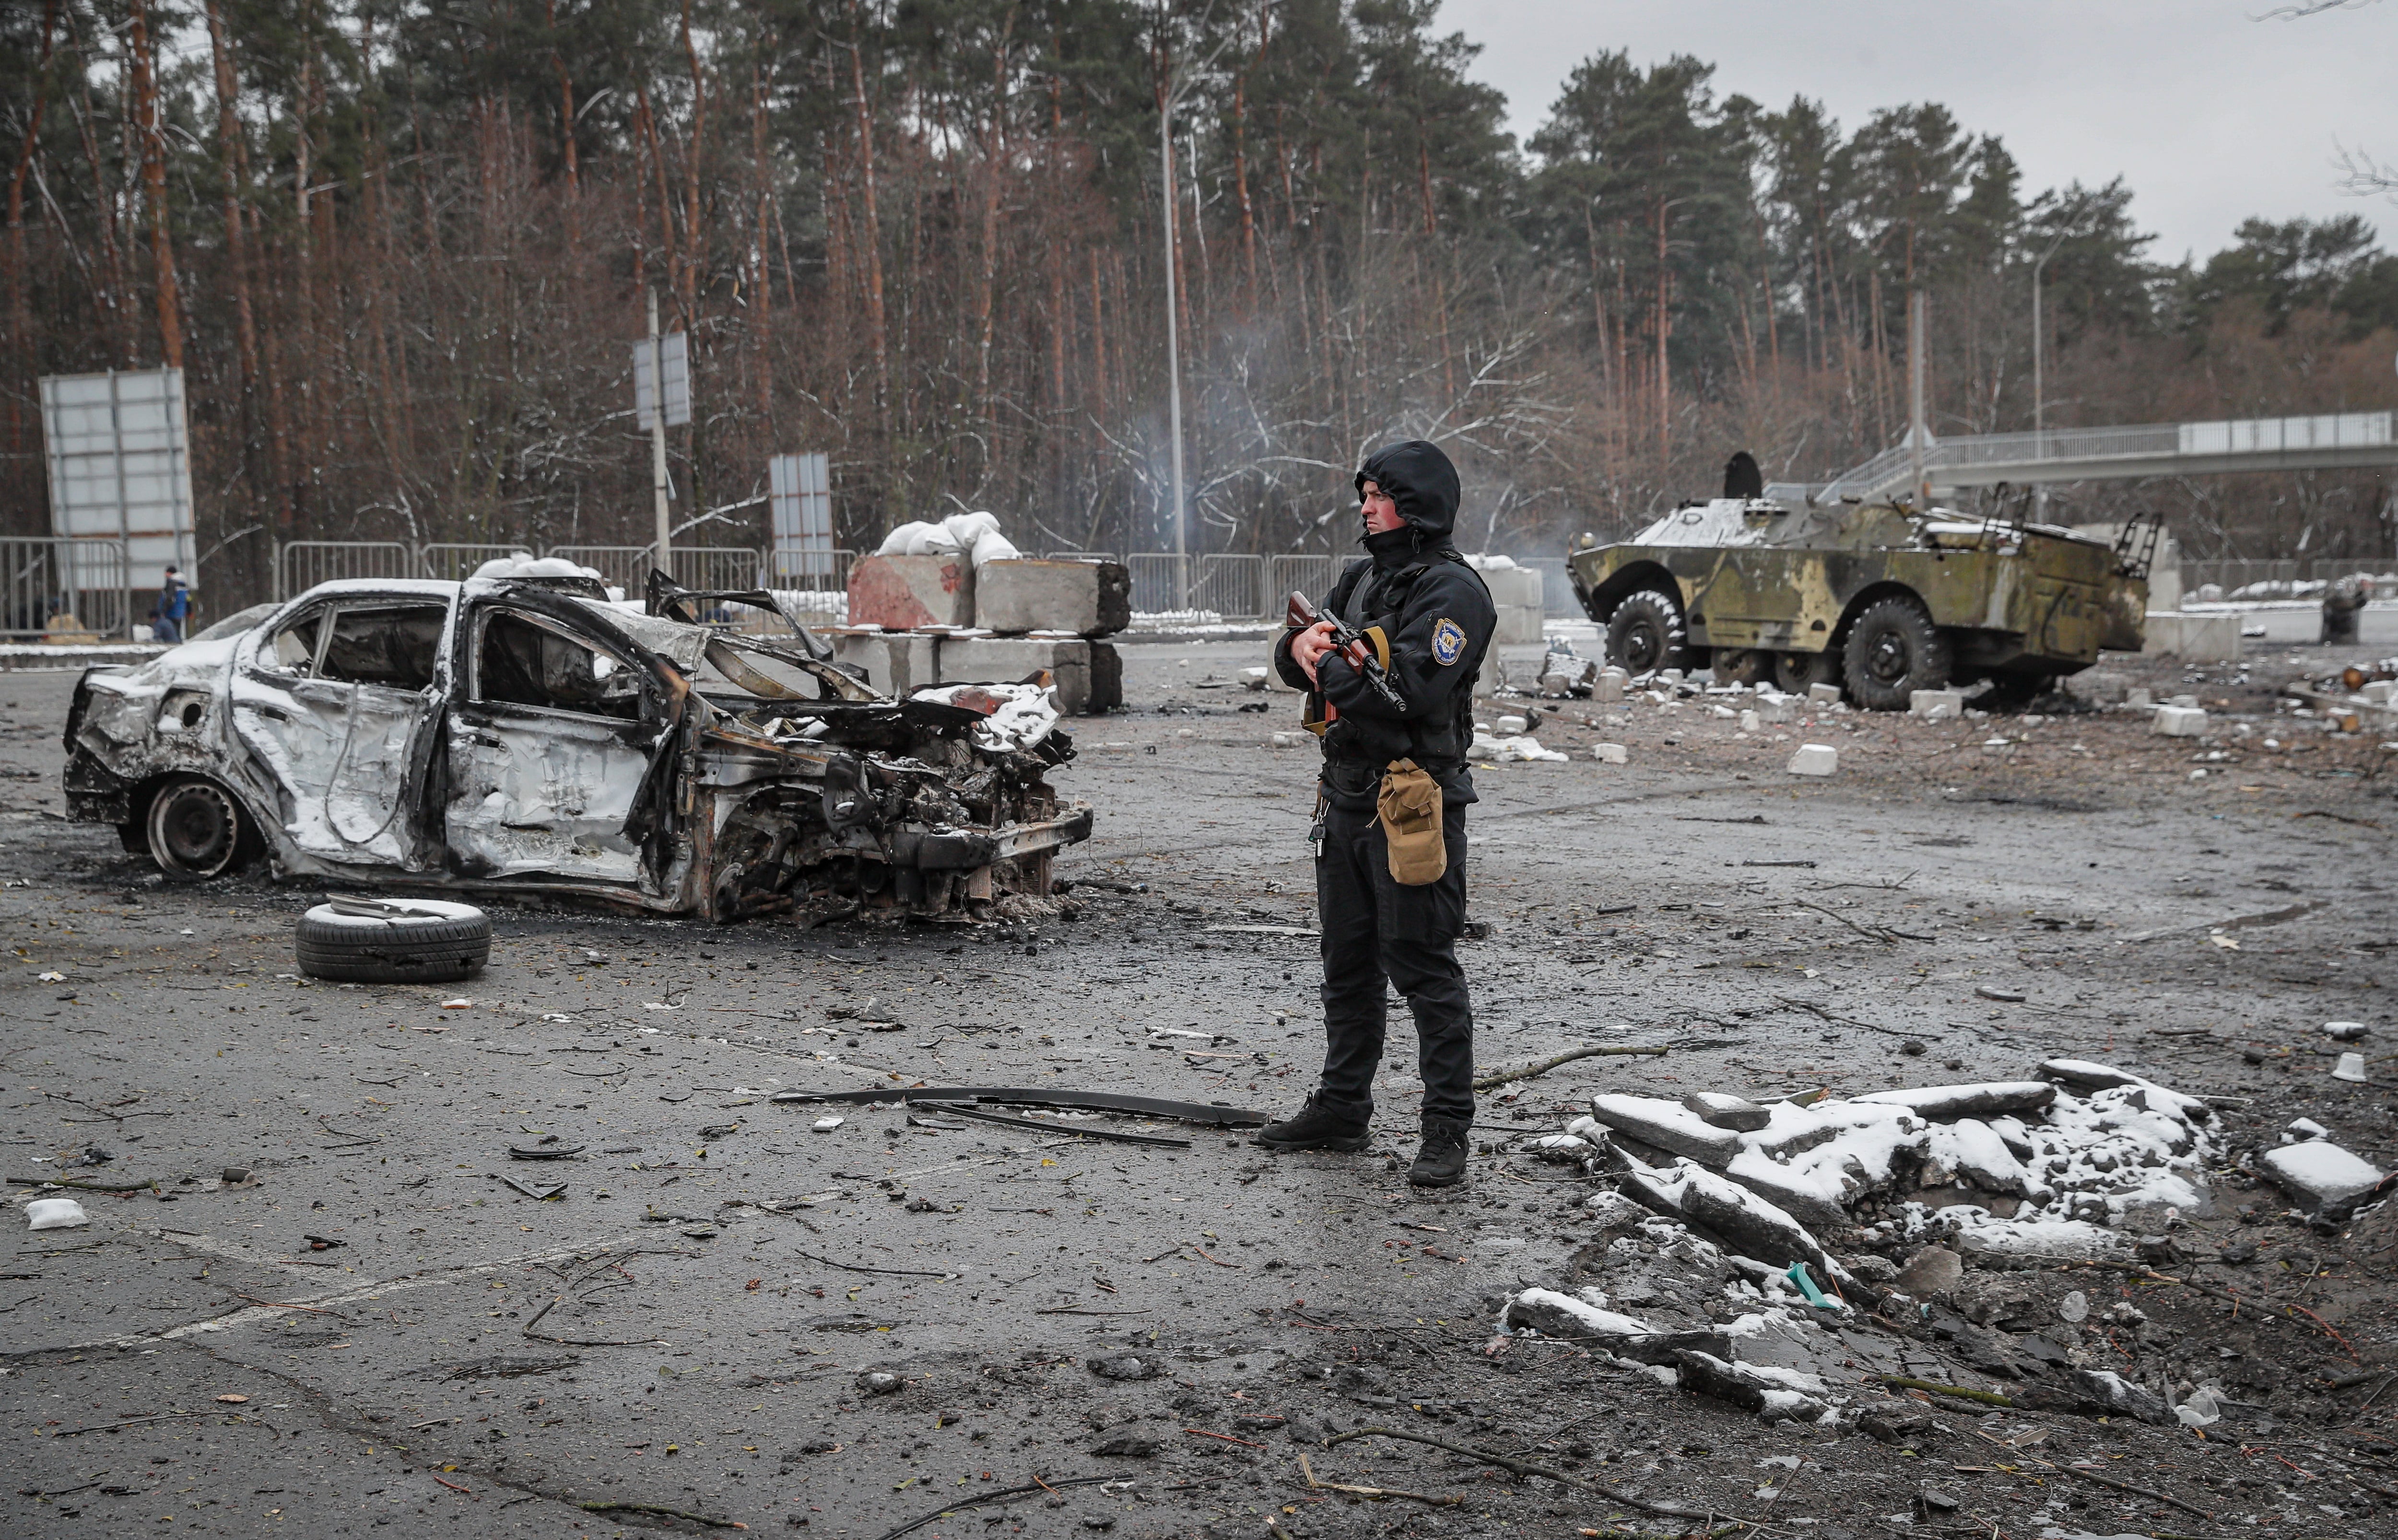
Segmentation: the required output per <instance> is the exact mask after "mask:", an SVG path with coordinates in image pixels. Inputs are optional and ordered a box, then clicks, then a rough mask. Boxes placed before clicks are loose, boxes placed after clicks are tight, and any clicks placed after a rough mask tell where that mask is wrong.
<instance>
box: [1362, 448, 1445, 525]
mask: <svg viewBox="0 0 2398 1540" xmlns="http://www.w3.org/2000/svg"><path fill="white" fill-rule="evenodd" d="M1368 481H1371V482H1373V483H1374V484H1375V485H1377V486H1379V487H1381V489H1382V490H1383V491H1384V492H1386V493H1390V494H1391V501H1393V502H1394V503H1396V504H1397V505H1398V506H1399V517H1400V518H1402V519H1404V520H1407V521H1408V526H1409V527H1410V528H1411V529H1413V530H1414V531H1415V532H1416V534H1418V535H1419V536H1421V539H1420V540H1419V541H1418V542H1417V544H1419V545H1421V546H1425V547H1440V546H1446V545H1448V537H1449V532H1450V531H1451V530H1453V529H1455V528H1456V527H1457V499H1458V485H1457V467H1456V466H1452V465H1450V464H1449V463H1448V455H1446V454H1443V453H1441V452H1440V446H1439V445H1437V444H1431V443H1426V442H1425V441H1424V440H1423V439H1408V440H1406V441H1405V442H1403V443H1396V444H1385V445H1383V446H1382V447H1381V449H1378V450H1376V451H1375V452H1374V453H1371V454H1369V455H1367V457H1366V464H1365V466H1364V468H1363V469H1361V470H1359V471H1358V472H1357V490H1358V492H1359V493H1364V492H1365V490H1366V483H1367V482H1368Z"/></svg>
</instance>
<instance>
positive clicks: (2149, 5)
mask: <svg viewBox="0 0 2398 1540" xmlns="http://www.w3.org/2000/svg"><path fill="white" fill-rule="evenodd" d="M2273 4H2274V0H2245V3H2241V0H1799V3H1795V4H1794V3H1792V0H1442V5H1441V9H1440V26H1441V28H1442V30H1444V31H1456V32H1462V33H1463V34H1466V36H1468V37H1469V38H1472V39H1473V40H1474V41H1475V42H1477V43H1480V44H1482V45H1483V53H1482V57H1481V60H1480V61H1479V62H1478V64H1477V66H1476V67H1475V71H1474V74H1475V76H1476V77H1477V78H1479V79H1481V80H1483V81H1486V82H1488V83H1489V84H1490V85H1492V86H1496V87H1498V88H1500V89H1501V90H1502V91H1504V92H1506V93H1507V98H1508V102H1509V106H1510V115H1509V126H1510V127H1511V128H1513V129H1514V130H1515V132H1516V137H1517V138H1518V140H1521V139H1522V138H1524V137H1526V136H1527V135H1529V134H1530V133H1531V131H1532V130H1533V129H1534V128H1537V127H1538V126H1539V125H1540V123H1541V121H1542V120H1543V118H1544V117H1545V116H1547V115H1548V109H1549V105H1550V103H1552V102H1553V101H1556V97H1557V92H1558V88H1560V87H1561V86H1562V85H1563V84H1564V82H1565V78H1566V76H1567V75H1568V74H1569V73H1571V71H1572V70H1573V67H1574V66H1575V65H1576V64H1578V63H1579V62H1581V61H1583V60H1584V59H1586V58H1588V57H1589V56H1591V55H1592V54H1594V53H1598V52H1601V51H1604V50H1608V49H1614V48H1623V49H1626V50H1628V51H1629V52H1630V54H1631V55H1632V59H1633V61H1634V62H1635V63H1637V64H1642V65H1647V64H1651V63H1655V62H1657V61H1661V60H1664V59H1666V58H1670V57H1671V56H1673V55H1675V54H1677V53H1688V54H1693V55H1696V56H1697V57H1698V58H1700V59H1703V60H1705V61H1708V62H1710V63H1713V64H1714V65H1715V66H1716V74H1715V85H1716V89H1717V95H1718V100H1720V99H1721V98H1722V97H1724V96H1728V95H1731V94H1732V93H1733V92H1739V93H1742V94H1745V95H1746V96H1749V97H1752V98H1754V99H1756V100H1758V101H1761V102H1763V103H1765V104H1766V105H1767V106H1769V107H1773V108H1780V107H1782V106H1785V105H1786V104H1787V103H1788V102H1789V101H1790V99H1791V97H1793V96H1794V95H1802V94H1803V95H1806V96H1809V97H1812V98H1814V99H1815V100H1817V101H1822V102H1823V103H1824V104H1825V106H1826V107H1827V108H1828V109H1829V110H1830V111H1831V112H1832V114H1833V115H1835V116H1836V117H1838V118H1839V121H1840V124H1841V127H1842V128H1844V129H1853V128H1855V127H1856V126H1857V125H1858V124H1860V123H1862V122H1863V121H1864V120H1865V118H1866V116H1867V115H1869V114H1870V113H1871V112H1872V111H1873V110H1874V109H1876V108H1878V107H1885V106H1891V105H1894V104H1896V103H1899V102H1904V101H1938V102H1941V103H1943V104H1944V105H1946V106H1947V108H1948V109H1949V111H1950V112H1952V113H1953V114H1955V115H1956V117H1957V120H1958V122H1959V124H1960V126H1961V127H1962V128H1964V129H1965V130H1966V131H1967V132H1969V133H1994V134H1997V135H1998V136H1999V137H2000V139H2001V140H2002V141H2004V142H2005V143H2006V146H2007V148H2008V149H2009V150H2010V151H2012V152H2013V153H2014V156H2015V159H2016V160H2017V161H2018V162H2019V163H2020V164H2021V165H2022V167H2023V171H2024V191H2025V195H2026V196H2031V195H2033V194H2036V193H2038V192H2040V191H2041V190H2042V189H2045V188H2048V187H2052V186H2063V185H2064V184H2065V183H2067V182H2073V181H2077V180H2079V181H2081V182H2087V183H2090V184H2092V185H2094V186H2095V185H2098V184H2102V183H2104V182H2108V181H2109V180H2110V179H2112V178H2114V177H2117V176H2121V177H2122V178H2123V179H2124V180H2125V182H2127V183H2128V184H2129V185H2130V186H2131V188H2132V191H2133V199H2132V214H2133V217H2134V218H2135V220H2136V221H2137V222H2138V223H2139V224H2140V227H2141V228H2142V229H2144V230H2149V231H2154V232H2155V233H2156V235H2157V237H2158V238H2157V242H2156V244H2155V245H2154V246H2152V247H2150V248H2149V254H2150V255H2151V257H2153V258H2155V259H2157V260H2159V261H2164V262H2177V261H2179V260H2180V259H2181V257H2182V256H2183V254H2184V253H2185V252H2189V251H2195V252H2196V253H2197V254H2198V256H2199V257H2200V259H2201V260H2202V261H2203V260H2204V258H2205V257H2206V255H2207V254H2208V253H2209V252H2212V251H2214V250H2217V249H2219V248H2221V247H2223V246H2225V245H2228V244H2229V243H2230V239H2231V232H2232V229H2233V227H2234V226H2236V225H2237V224H2238V223H2240V222H2241V221H2242V220H2243V219H2244V218H2247V217H2248V216H2250V215H2252V214H2261V215H2265V216H2267V217H2269V218H2273V219H2291V218H2295V217H2297V216H2298V215H2301V214H2304V215H2308V216H2310V217H2313V218H2323V217H2325V216H2328V215H2333V214H2340V213H2361V214H2363V215H2364V217H2365V218H2366V220H2368V221H2369V222H2370V223H2373V224H2374V225H2375V226H2376V227H2377V228H2378V229H2379V230H2380V232H2381V234H2382V245H2383V246H2384V248H2385V249H2386V248H2389V247H2391V246H2398V207H2392V206H2391V204H2390V203H2388V202H2387V201H2383V200H2380V199H2363V198H2356V197H2350V196H2342V195H2341V194H2340V193H2339V192H2338V191H2337V189H2336V188H2335V186H2334V185H2333V184H2334V182H2336V181H2337V171H2336V169H2335V168H2334V166H2333V159H2334V156H2335V155H2336V154H2337V149H2336V145H2339V144H2345V145H2351V146H2354V145H2362V146H2364V147H2366V148H2368V149H2370V150H2372V151H2374V152H2375V153H2376V154H2377V155H2378V157H2379V158H2380V159H2382V160H2384V161H2389V160H2398V0H2375V3H2366V4H2363V5H2358V6H2353V7H2351V8H2347V9H2340V10H2334V11H2329V12H2326V13H2324V14H2322V15H2318V16H2310V17H2307V18H2304V19H2302V20H2254V18H2257V17H2259V16H2264V15H2266V14H2267V13H2268V12H2269V11H2270V9H2271V8H2272V7H2273Z"/></svg>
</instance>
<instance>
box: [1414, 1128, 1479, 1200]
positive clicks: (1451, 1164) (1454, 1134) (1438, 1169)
mask: <svg viewBox="0 0 2398 1540" xmlns="http://www.w3.org/2000/svg"><path fill="white" fill-rule="evenodd" d="M1471 1127H1472V1125H1471V1124H1469V1123H1466V1122H1464V1121H1463V1120H1462V1119H1460V1118H1454V1117H1427V1118H1425V1119H1424V1120H1423V1143H1422V1145H1421V1147H1420V1148H1419V1149H1418V1150H1417V1151H1416V1163H1415V1164H1414V1165H1413V1166H1410V1167H1408V1181H1409V1182H1413V1183H1414V1184H1415V1185H1416V1186H1419V1187H1454V1186H1456V1185H1457V1184H1458V1183H1459V1182H1462V1181H1464V1180H1465V1133H1466V1130H1467V1129H1468V1128H1471Z"/></svg>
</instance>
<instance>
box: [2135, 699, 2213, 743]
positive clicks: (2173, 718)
mask: <svg viewBox="0 0 2398 1540" xmlns="http://www.w3.org/2000/svg"><path fill="white" fill-rule="evenodd" d="M2149 731H2150V732H2152V733H2162V734H2163V735H2164V736H2166V737H2169V738H2194V737H2196V736H2199V735H2200V734H2202V733H2203V732H2205V731H2206V711H2205V709H2203V708H2202V707H2197V706H2160V707H2158V708H2157V714H2156V716H2155V718H2154V719H2152V720H2151V721H2150V722H2149Z"/></svg>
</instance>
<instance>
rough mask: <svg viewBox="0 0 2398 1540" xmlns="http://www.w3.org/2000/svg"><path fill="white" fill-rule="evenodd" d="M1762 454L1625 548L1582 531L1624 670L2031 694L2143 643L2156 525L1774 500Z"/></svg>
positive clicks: (1602, 616) (1585, 594)
mask: <svg viewBox="0 0 2398 1540" xmlns="http://www.w3.org/2000/svg"><path fill="white" fill-rule="evenodd" d="M1764 490H1765V489H1764V483H1763V480H1762V478H1761V477H1760V476H1759V475H1758V469H1757V462H1756V461H1755V460H1753V459H1751V458H1750V457H1749V456H1748V455H1747V453H1740V454H1736V455H1734V456H1733V457H1732V460H1731V465H1730V466H1727V467H1726V470H1725V477H1724V495H1723V496H1721V497H1718V498H1715V499H1713V500H1711V501H1708V502H1693V503H1685V504H1684V505H1682V506H1681V507H1678V508H1676V509H1675V510H1674V511H1673V512H1671V513H1669V514H1667V515H1665V517H1664V518H1663V519H1660V520H1657V521H1656V522H1655V523H1653V524H1651V525H1650V526H1649V527H1648V528H1647V529H1645V530H1642V531H1641V532H1640V533H1639V534H1638V535H1637V536H1635V537H1634V538H1633V539H1631V540H1628V541H1625V542H1623V544H1621V545H1613V546H1602V545H1599V544H1598V543H1597V542H1596V540H1595V539H1593V538H1592V537H1591V536H1589V535H1587V534H1585V535H1583V537H1582V539H1581V540H1580V541H1579V542H1578V543H1577V548H1576V549H1575V550H1574V552H1573V553H1572V554H1571V556H1570V557H1569V559H1568V561H1567V568H1568V571H1569V574H1571V577H1572V581H1573V589H1574V597H1575V598H1576V599H1577V600H1579V601H1581V603H1582V606H1583V609H1584V610H1585V611H1586V612H1588V614H1589V615H1590V617H1591V619H1593V620H1595V621H1596V622H1598V623H1599V624H1600V625H1601V626H1603V627H1605V628H1606V630H1607V658H1608V661H1609V662H1610V663H1613V664H1616V665H1618V666H1619V667H1621V668H1623V669H1628V670H1629V671H1631V672H1632V673H1634V674H1639V673H1643V672H1646V671H1648V670H1650V669H1690V670H1695V669H1702V668H1712V669H1714V670H1715V675H1716V678H1717V679H1718V681H1720V682H1744V683H1752V684H1754V683H1761V682H1766V681H1769V680H1770V681H1772V682H1773V683H1774V684H1776V685H1778V686H1779V687H1780V688H1782V689H1784V690H1785V691H1790V692H1793V693H1798V692H1800V691H1803V690H1805V689H1806V688H1807V686H1809V685H1811V684H1831V683H1838V684H1839V685H1840V686H1841V689H1842V692H1843V694H1844V695H1845V696H1846V698H1847V699H1848V700H1850V701H1851V702H1852V703H1853V704H1855V705H1858V706H1862V707H1866V708H1869V709H1875V710H1900V709H1905V708H1906V703H1907V696H1909V695H1911V694H1912V693H1913V692H1915V691H1917V690H1936V689H1943V688H1946V687H1947V686H1949V685H1951V684H1958V685H1963V684H1971V683H1973V682H1976V681H1979V680H1986V679H1987V680H1989V681H1991V682H1993V683H1994V685H1996V686H1997V688H1998V690H1999V691H2000V693H2001V698H2013V699H2029V698H2030V697H2031V696H2034V695H2037V694H2038V693H2039V692H2040V691H2041V689H2042V688H2044V687H2045V686H2047V685H2048V683H2049V682H2051V681H2053V680H2054V679H2057V678H2059V677H2061V676H2063V675H2067V674H2072V673H2077V672H2079V671H2080V670H2081V669H2086V668H2088V667H2089V666H2090V665H2091V664H2093V663H2095V662H2096V661H2097V658H2098V653H2099V650H2100V649H2101V648H2115V649H2120V650H2128V651H2137V650H2138V649H2139V646H2140V643H2141V634H2142V628H2143V625H2144V622H2145V621H2146V618H2147V615H2148V601H2149V585H2148V563H2149V558H2150V556H2151V555H2152V554H2153V551H2154V547H2155V543H2156V526H2155V524H2154V523H2152V522H2149V521H2145V520H2135V521H2134V522H2132V523H2130V524H2127V525H2126V526H2124V529H2123V532H2122V535H2121V536H2119V537H2118V538H2117V540H2116V541H2115V542H2114V543H2113V544H2112V545H2109V544H2108V543H2107V542H2105V541H2102V540H2095V539H2092V538H2090V537H2089V536H2087V535H2081V534H2074V533H2073V532H2072V531H2070V530H2066V529H2060V528H2057V527H2055V526H2054V525H2048V524H2034V523H2028V522H2023V521H2019V520H2018V521H2009V520H2004V519H1988V518H1974V517H1970V516H1967V515H1962V514H1959V513H1956V512H1953V511H1949V510H1946V509H1941V508H1936V507H1935V508H1931V509H1927V510H1924V511H1922V512H1918V511H1916V510H1914V509H1912V508H1910V507H1906V504H1905V503H1904V502H1903V501H1877V502H1871V503H1856V502H1847V501H1842V502H1837V503H1830V504H1825V505H1824V506H1820V507H1819V506H1815V505H1812V504H1810V503H1806V502H1803V501H1785V500H1778V499H1769V498H1767V497H1766V496H1765V495H1764Z"/></svg>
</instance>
